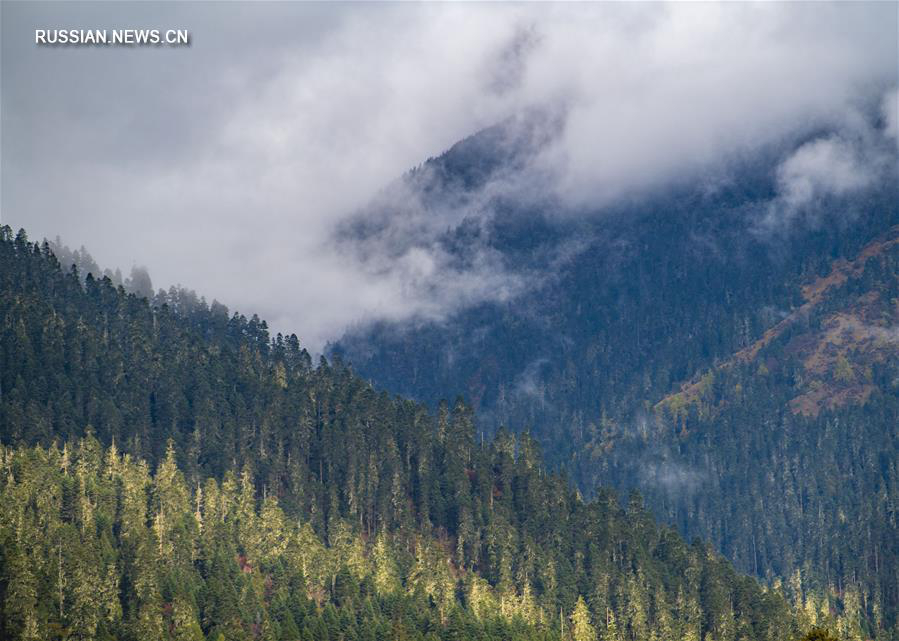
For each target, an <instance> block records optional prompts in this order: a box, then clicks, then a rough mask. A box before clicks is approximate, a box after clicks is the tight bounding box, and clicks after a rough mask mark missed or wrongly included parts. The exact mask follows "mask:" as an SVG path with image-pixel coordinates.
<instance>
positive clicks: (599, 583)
mask: <svg viewBox="0 0 899 641" xmlns="http://www.w3.org/2000/svg"><path fill="white" fill-rule="evenodd" d="M0 389H2V398H0V435H2V440H3V443H4V447H3V449H2V451H0V467H2V474H0V502H2V504H3V510H2V513H0V550H2V555H0V576H2V579H0V601H2V604H3V619H2V629H0V636H3V638H10V639H71V638H78V639H135V640H136V639H146V638H154V639H169V638H170V639H196V640H199V639H214V640H216V641H217V640H219V639H228V640H230V639H235V640H236V639H240V640H244V639H278V640H282V639H283V640H285V641H287V640H293V639H298V638H299V639H336V638H345V639H351V638H358V639H377V638H394V639H400V638H408V639H460V638H479V639H490V638H502V639H531V638H533V639H576V640H577V641H582V640H583V639H593V638H596V634H599V635H601V638H602V639H610V640H612V639H617V640H621V641H624V640H625V639H628V640H637V639H640V640H642V639H671V638H680V639H690V640H697V641H698V640H700V639H704V640H709V639H716V640H719V639H720V640H726V641H729V640H731V639H733V640H747V641H749V640H762V639H765V640H771V641H775V640H781V639H789V638H793V637H795V636H797V635H798V633H799V632H800V630H801V627H802V628H804V627H807V626H808V625H810V623H811V622H810V621H805V620H803V621H799V620H797V619H796V618H795V616H794V615H793V614H791V612H790V610H789V608H788V606H787V603H786V601H785V599H784V598H783V596H782V595H781V594H780V593H779V592H778V591H777V590H772V589H766V588H764V587H762V586H760V585H759V584H758V583H757V582H756V581H754V580H753V579H751V578H749V577H746V576H743V575H741V574H739V573H738V572H736V571H735V570H734V569H733V567H732V566H731V565H730V564H729V563H728V562H727V561H725V560H724V559H723V558H722V557H720V556H719V555H717V554H716V553H715V552H714V551H713V550H711V549H710V548H709V547H707V546H705V545H703V544H701V543H699V542H695V543H693V544H692V545H687V544H686V543H685V542H684V541H683V540H682V539H681V538H680V536H679V535H678V534H677V533H676V532H674V531H673V530H672V529H670V528H666V527H661V526H658V525H656V524H655V523H654V522H653V520H652V518H651V517H650V515H649V514H648V512H646V510H645V509H644V508H643V506H642V500H641V499H640V498H639V496H638V495H633V496H632V497H631V500H630V501H629V503H628V505H627V506H626V507H622V505H621V504H620V503H619V501H618V500H617V497H615V495H614V494H612V493H607V492H601V493H599V494H598V495H597V496H596V497H595V498H594V499H592V500H589V501H585V500H583V499H582V498H581V497H580V495H579V494H578V493H577V492H576V491H575V490H574V489H573V488H572V487H571V485H570V484H569V482H568V481H567V479H566V478H565V477H564V476H562V475H558V474H555V473H551V472H549V471H548V470H547V469H546V468H545V467H544V465H543V463H542V461H541V458H540V454H539V447H538V446H537V444H536V443H535V441H534V440H533V439H531V438H529V437H528V436H527V435H522V436H520V437H517V438H516V437H515V436H513V435H512V434H510V433H509V432H506V431H501V432H499V433H498V434H497V435H496V437H495V438H493V439H492V440H490V441H480V442H477V441H476V439H475V432H476V427H475V423H474V420H473V416H472V413H471V410H470V409H469V408H468V407H467V406H466V405H465V404H464V403H462V402H457V403H456V404H455V405H454V406H453V407H452V408H449V407H447V406H446V405H441V406H440V407H439V408H438V409H437V411H436V412H435V413H433V414H432V413H429V412H428V411H427V409H426V408H425V407H424V406H422V405H419V404H416V403H413V402H411V401H406V400H402V399H399V398H395V397H389V396H387V395H386V394H385V393H383V392H378V391H376V390H375V389H373V388H372V387H371V386H370V385H369V384H368V383H366V382H364V381H363V380H361V379H359V378H358V377H356V376H354V375H353V374H352V373H351V372H350V371H349V370H348V369H347V368H346V367H345V366H343V365H341V364H339V363H333V364H329V363H327V362H326V361H324V360H323V361H322V362H321V363H320V364H319V365H318V367H313V366H312V364H311V362H310V358H309V356H308V354H307V353H306V352H305V351H304V350H303V349H302V348H301V347H300V344H299V342H298V340H297V339H296V337H295V336H290V337H286V338H285V337H283V336H281V335H278V336H276V337H274V338H272V337H270V336H269V335H268V333H267V328H266V324H265V322H264V321H260V320H259V319H257V318H255V317H253V318H251V319H250V320H247V319H246V318H244V317H242V316H240V315H237V314H235V315H232V316H229V314H228V312H227V310H225V309H224V308H223V307H222V306H220V305H215V304H214V305H213V306H212V307H209V306H207V305H206V304H205V302H203V301H202V300H199V301H197V300H195V299H190V300H180V299H178V298H177V296H175V295H173V296H172V297H165V296H158V297H157V298H156V299H155V304H154V305H153V306H151V305H150V304H149V303H148V301H147V300H146V299H142V298H139V297H137V296H136V295H135V294H129V293H127V292H126V291H125V290H124V289H123V288H121V287H119V288H115V287H114V286H113V285H112V283H111V281H110V280H109V279H103V280H96V279H94V278H93V276H92V275H88V276H87V277H86V278H85V279H84V281H83V283H82V279H81V277H80V275H79V274H78V273H77V270H73V271H72V272H70V273H68V274H66V273H63V272H62V270H61V269H60V266H59V263H58V261H57V260H56V258H55V257H54V256H53V254H52V252H51V251H50V248H49V245H47V244H44V245H42V246H41V245H38V244H33V243H30V242H28V240H27V237H26V235H25V233H24V231H21V232H19V233H18V234H17V235H16V236H15V237H13V234H12V231H11V230H10V229H9V228H3V230H2V235H0ZM815 619H816V621H817V622H819V623H824V624H827V625H830V626H831V627H833V628H834V629H845V630H853V631H854V630H856V627H855V626H856V623H855V621H856V619H857V612H855V611H852V610H849V609H843V610H840V611H839V612H833V613H829V612H821V613H820V616H819V615H818V614H816V615H815Z"/></svg>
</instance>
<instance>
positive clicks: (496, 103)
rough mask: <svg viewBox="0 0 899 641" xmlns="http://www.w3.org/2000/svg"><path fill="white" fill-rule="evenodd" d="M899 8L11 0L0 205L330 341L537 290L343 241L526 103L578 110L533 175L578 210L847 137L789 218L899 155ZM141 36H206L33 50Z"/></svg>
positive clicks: (794, 173)
mask: <svg viewBox="0 0 899 641" xmlns="http://www.w3.org/2000/svg"><path fill="white" fill-rule="evenodd" d="M897 7H899V5H897V4H896V3H863V2H862V3H833V4H829V3H787V2H778V3H758V4H748V3H729V4H720V5H719V4H711V3H667V4H655V3H635V4H624V3H607V4H568V3H566V4H554V5H549V4H531V3H529V4H487V3H467V4H444V3H441V4H408V3H397V4H391V3H347V4H341V3H290V2H277V3H267V2H258V3H257V2H252V3H250V2H222V3H219V2H198V3H177V4H176V3H155V2H134V3H106V2H102V3H81V2H67V3H53V2H42V3H17V2H9V1H4V2H2V4H0V29H2V38H0V56H2V57H0V70H2V77H0V127H2V129H0V136H2V138H0V172H2V175H0V190H2V191H0V218H2V222H3V224H8V225H10V226H12V227H13V228H15V229H18V228H19V227H24V228H26V230H27V231H28V233H29V236H30V237H31V238H32V239H39V238H41V237H48V238H50V239H53V238H55V237H56V236H57V235H58V236H60V237H61V238H62V240H63V242H65V243H66V244H68V245H69V246H72V247H77V246H80V245H84V246H85V247H86V248H87V249H88V250H89V251H90V252H91V254H92V255H93V256H94V258H95V259H96V260H97V262H98V263H99V264H100V265H101V266H103V267H110V268H115V267H119V268H121V269H122V270H123V271H124V272H125V273H127V271H128V269H129V268H130V267H131V266H133V265H145V266H147V268H148V269H149V272H150V274H151V276H152V277H153V281H154V285H155V286H156V287H168V286H169V285H173V284H181V285H184V286H186V287H189V288H191V289H195V290H196V291H197V292H198V293H199V294H202V295H204V296H205V297H206V298H207V299H208V300H210V301H211V300H212V299H217V300H219V301H220V302H222V303H224V304H226V305H227V306H228V307H229V308H230V309H231V310H239V311H241V312H242V313H246V314H252V313H258V314H259V315H260V316H261V317H263V318H265V319H267V320H268V321H269V324H270V325H271V326H272V327H273V328H274V329H276V330H279V331H284V332H296V333H297V334H298V335H299V336H300V339H301V340H302V341H304V342H305V343H306V345H307V346H308V347H310V349H311V350H312V351H319V350H321V349H322V347H323V346H324V345H325V344H326V342H327V341H329V340H333V339H336V338H339V336H340V335H341V334H342V332H343V330H344V329H345V328H346V327H347V326H350V325H354V324H358V323H361V322H365V321H368V320H373V319H391V320H403V319H408V318H415V317H418V316H422V315H424V316H427V317H430V318H439V317H440V316H441V315H446V314H449V313H451V312H452V311H454V310H455V309H458V308H459V307H460V306H462V305H466V304H470V303H472V302H476V301H478V300H485V299H490V298H491V297H506V296H510V295H514V291H515V288H516V287H518V286H520V285H521V283H519V282H517V281H516V280H515V279H514V278H512V277H507V276H508V275H505V274H503V272H502V265H501V264H500V263H499V262H498V259H497V258H496V257H495V256H491V255H489V254H484V255H479V256H478V257H477V260H474V261H472V265H471V266H470V267H469V268H466V269H465V270H461V271H460V270H459V269H457V268H452V267H451V266H450V264H449V262H448V261H447V260H446V257H445V256H442V255H440V254H439V253H437V251H436V250H435V249H434V247H435V246H434V245H433V244H432V245H421V244H418V245H416V246H410V247H409V248H407V250H406V251H405V253H403V254H402V255H399V256H393V255H391V256H389V257H382V259H381V260H375V261H373V260H372V258H371V256H370V255H367V256H365V257H362V256H360V255H358V254H357V252H356V250H355V249H354V247H353V246H352V245H347V244H345V243H339V242H336V240H335V230H337V229H339V228H340V226H341V224H342V223H345V222H346V221H347V220H349V219H350V218H351V217H353V216H354V215H356V214H357V212H358V211H360V209H361V208H364V207H365V206H366V204H368V203H370V202H372V200H373V199H377V198H379V197H383V194H384V190H385V188H386V187H387V186H389V185H391V184H393V183H395V181H396V180H397V178H399V177H400V176H402V175H403V174H404V173H405V172H407V171H408V170H409V169H411V168H412V167H416V166H418V165H420V164H421V163H422V162H423V161H424V160H426V159H427V158H429V157H433V156H437V155H439V154H440V153H441V152H443V151H444V150H446V149H447V148H448V147H450V146H451V145H452V144H454V143H455V142H456V141H458V140H460V139H462V138H464V137H466V136H468V135H470V134H472V133H474V132H476V131H478V130H480V129H482V128H484V127H488V126H490V125H493V124H495V123H498V122H502V121H504V120H505V119H507V118H510V117H515V116H518V115H520V114H522V113H524V112H526V111H528V110H534V109H537V110H543V111H546V112H551V113H554V114H559V121H560V122H561V123H562V124H561V127H560V128H559V130H558V131H555V132H554V133H553V136H552V140H551V143H549V144H546V145H545V146H543V147H542V148H541V150H540V153H539V154H538V155H537V157H535V159H534V160H533V163H532V166H531V167H530V168H529V169H530V170H532V171H535V172H539V175H540V176H542V177H544V178H545V182H541V183H540V185H541V188H542V189H546V190H547V191H551V192H552V193H553V194H554V195H555V196H557V197H558V198H560V199H561V200H562V201H563V202H565V203H566V204H567V205H568V206H570V209H571V211H585V210H590V211H596V210H600V209H601V208H602V207H603V206H605V205H607V204H610V203H613V202H614V201H615V200H616V199H620V198H623V197H626V196H628V195H631V194H634V193H641V192H644V191H647V190H652V189H659V188H663V187H664V185H666V184H668V183H670V182H671V181H672V180H677V179H683V178H684V177H695V178H696V179H701V177H702V176H703V175H705V174H706V173H707V172H708V171H709V169H710V168H713V167H717V166H720V165H721V164H722V163H726V162H727V161H728V159H730V158H733V157H735V156H738V155H741V154H746V153H751V152H752V151H753V150H754V149H758V148H761V147H763V146H765V145H768V144H771V143H776V142H777V141H778V140H782V139H785V138H788V137H790V136H795V135H796V134H797V132H799V133H801V132H813V131H816V130H821V129H827V130H828V131H832V132H837V133H832V134H829V135H828V136H826V137H823V138H821V139H816V140H812V141H810V142H809V143H808V144H807V145H805V146H803V147H802V148H800V149H798V150H796V152H795V154H793V155H792V156H790V157H789V158H785V159H784V160H783V163H782V164H781V166H780V167H779V168H778V169H777V180H778V184H779V185H780V192H781V193H780V195H779V196H778V198H777V199H776V200H775V201H774V202H772V203H771V205H770V211H769V212H768V216H767V217H766V219H765V226H766V228H769V229H773V230H776V229H777V228H778V225H779V224H780V221H783V220H785V219H788V218H789V217H790V216H793V215H795V212H796V211H798V208H799V207H801V206H802V204H803V203H804V202H807V201H808V200H809V199H811V198H813V197H814V195H815V194H817V193H820V192H821V191H822V190H823V191H827V190H830V191H832V192H835V193H842V192H844V191H847V190H852V189H857V188H860V187H862V186H864V185H865V184H867V182H869V181H870V180H871V179H872V176H873V175H874V174H875V173H876V172H877V171H879V167H880V166H881V165H882V164H883V163H884V160H883V157H882V153H881V152H878V153H872V152H871V149H873V148H878V149H880V148H881V147H882V145H883V141H884V140H885V141H887V144H892V145H893V148H895V140H896V122H897V117H896V109H897V99H896V96H897V93H896V87H897V84H899V82H897V65H899V54H897V10H899V9H897ZM129 27H135V28H160V29H168V28H174V29H188V30H189V31H190V32H191V45H190V46H189V47H171V48H169V47H158V48H157V47H130V48H129V47H40V46H37V45H35V44H34V30H35V29H36V28H92V29H98V28H106V29H114V28H129ZM872 108H873V109H874V111H875V112H878V113H880V114H881V118H880V120H878V121H877V122H875V123H870V122H867V121H865V120H864V118H863V117H862V116H860V114H861V113H862V112H865V110H868V112H870V111H871V109H872ZM878 110H880V111H878ZM865 113H867V112H865ZM890 140H892V143H890V142H889V141H890ZM512 184H515V183H514V182H513V183H512ZM391 193H394V194H395V193H397V191H396V190H394V191H393V192H391ZM394 204H395V205H396V206H397V207H398V208H399V207H405V208H407V209H408V208H414V207H415V206H416V202H415V201H414V199H410V200H409V202H403V203H399V202H396V203H394ZM463 213H464V212H463ZM453 215H454V216H456V217H458V215H459V212H458V211H457V212H454V213H453ZM438 222H440V221H438ZM435 227H439V224H436V225H435ZM368 250H369V252H370V250H371V248H370V247H369V248H368Z"/></svg>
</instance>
